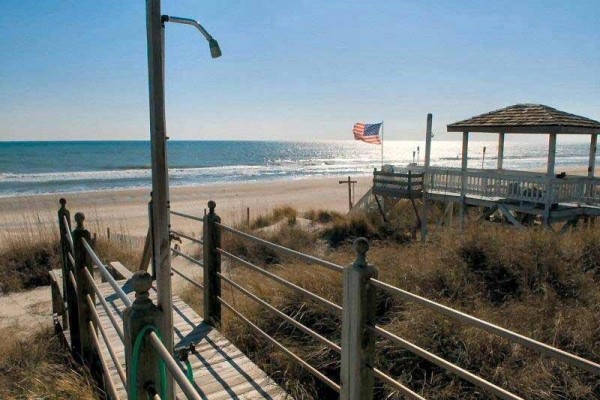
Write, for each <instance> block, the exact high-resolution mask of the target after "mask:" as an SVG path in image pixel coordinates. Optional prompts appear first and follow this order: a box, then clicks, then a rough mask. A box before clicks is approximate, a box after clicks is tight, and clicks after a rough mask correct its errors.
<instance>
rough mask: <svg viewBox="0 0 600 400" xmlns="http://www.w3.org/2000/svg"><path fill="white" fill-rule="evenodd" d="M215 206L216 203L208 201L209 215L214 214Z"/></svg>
mask: <svg viewBox="0 0 600 400" xmlns="http://www.w3.org/2000/svg"><path fill="white" fill-rule="evenodd" d="M216 206H217V203H215V202H214V200H210V201H209V202H208V209H209V213H210V214H214V213H215V207H216Z"/></svg>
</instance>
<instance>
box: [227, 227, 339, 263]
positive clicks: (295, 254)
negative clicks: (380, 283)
mask: <svg viewBox="0 0 600 400" xmlns="http://www.w3.org/2000/svg"><path fill="white" fill-rule="evenodd" d="M216 225H217V226H218V227H219V228H221V229H223V231H225V232H230V233H233V234H235V235H237V236H241V237H243V238H245V239H248V240H250V241H253V242H255V243H258V244H262V245H263V246H266V247H268V248H269V249H271V250H274V251H277V252H279V253H282V254H286V255H289V256H292V257H295V258H298V259H300V260H302V261H305V262H307V263H311V264H317V265H320V266H322V267H325V268H328V269H330V270H332V271H337V272H343V271H344V268H343V267H340V266H339V265H337V264H334V263H332V262H329V261H326V260H322V259H320V258H317V257H314V256H311V255H308V254H304V253H300V252H299V251H296V250H292V249H289V248H287V247H284V246H280V245H278V244H275V243H271V242H269V241H267V240H264V239H261V238H259V237H256V236H253V235H250V234H248V233H246V232H242V231H240V230H238V229H235V228H232V227H229V226H227V225H223V224H221V223H216Z"/></svg>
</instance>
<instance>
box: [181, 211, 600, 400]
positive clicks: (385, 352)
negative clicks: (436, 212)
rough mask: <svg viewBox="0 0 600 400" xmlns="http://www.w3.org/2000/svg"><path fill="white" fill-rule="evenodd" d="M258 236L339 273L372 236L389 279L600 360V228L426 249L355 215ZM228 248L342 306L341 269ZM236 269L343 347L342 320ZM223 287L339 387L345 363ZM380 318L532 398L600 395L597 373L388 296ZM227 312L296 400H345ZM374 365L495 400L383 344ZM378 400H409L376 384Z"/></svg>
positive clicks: (233, 334) (436, 394) (375, 259)
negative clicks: (359, 240) (358, 241)
mask: <svg viewBox="0 0 600 400" xmlns="http://www.w3.org/2000/svg"><path fill="white" fill-rule="evenodd" d="M316 214H318V212H316V211H315V212H314V215H316ZM265 218H266V219H269V218H272V215H271V216H265ZM409 225H410V224H408V223H407V225H406V226H409ZM332 232H333V234H332ZM254 233H255V234H258V235H262V236H264V237H265V238H267V239H269V240H272V241H274V242H277V243H280V244H282V245H285V246H289V247H291V248H294V249H297V250H301V251H304V252H307V253H309V254H314V255H317V256H319V257H323V258H325V259H327V260H330V261H334V262H336V263H338V264H340V265H347V264H349V263H351V262H352V261H353V258H354V252H353V250H352V249H351V246H350V245H349V244H350V240H351V239H352V238H353V237H356V236H358V235H361V236H367V237H370V238H371V246H372V247H371V250H370V252H369V260H370V262H372V263H373V264H374V265H376V266H377V268H378V269H379V273H380V278H381V279H382V280H383V281H385V282H388V283H390V284H392V285H394V286H398V287H400V288H403V289H406V290H409V291H411V292H413V293H416V294H419V295H422V296H425V297H427V298H429V299H432V300H435V301H437V302H440V303H442V304H445V305H449V306H452V307H454V308H456V309H459V310H461V311H464V312H467V313H470V314H472V315H475V316H477V317H479V318H483V319H485V320H487V321H490V322H493V323H495V324H498V325H500V326H503V327H506V328H509V329H511V330H514V331H516V332H518V333H521V334H524V335H527V336H529V337H532V338H534V339H536V340H539V341H542V342H544V343H548V344H551V345H554V346H556V347H558V348H561V349H564V350H566V351H569V352H572V353H575V354H578V355H580V356H582V357H585V358H588V359H591V360H594V361H595V362H598V361H600V292H599V291H598V289H597V288H598V284H599V283H600V230H599V229H598V228H597V227H595V228H592V229H590V228H579V229H576V230H573V231H570V232H568V233H567V234H565V235H557V234H555V233H552V232H548V231H543V230H541V229H538V228H531V229H524V230H516V229H514V228H511V227H508V226H505V225H501V224H492V223H486V224H484V225H481V224H475V223H473V224H470V225H469V226H468V228H467V229H466V230H465V231H464V232H461V231H459V230H456V229H444V230H439V231H437V232H436V233H434V235H433V236H432V237H431V240H430V241H429V242H427V243H420V242H410V241H408V240H406V236H398V235H397V234H394V235H391V234H390V232H389V230H388V229H386V228H385V227H383V226H381V224H379V223H378V222H377V220H376V219H374V218H372V217H369V216H355V217H352V218H346V217H336V218H334V219H333V222H331V223H329V224H328V225H324V226H323V227H322V228H320V229H318V230H305V229H298V228H297V227H296V226H294V225H293V224H281V225H280V226H279V229H278V230H277V231H274V232H265V231H262V232H261V231H255V232H254ZM390 235H391V236H390ZM332 237H335V240H333V241H332ZM332 244H335V247H333V246H332ZM223 246H224V248H226V249H228V250H230V251H231V252H232V253H235V254H238V255H240V256H241V257H242V258H245V259H247V260H250V261H252V262H254V263H257V264H259V265H261V266H263V267H265V268H267V269H268V270H269V271H271V272H273V273H276V274H277V275H279V276H281V277H283V278H285V279H287V280H289V281H291V282H294V283H295V284H297V285H299V286H301V287H304V288H306V289H308V290H310V291H312V292H314V293H317V294H319V295H320V296H322V297H325V298H327V299H328V300H330V301H333V302H335V303H338V304H340V303H341V286H340V284H341V280H340V275H339V273H337V272H334V271H329V270H324V269H323V268H321V267H319V266H315V265H307V264H305V263H303V262H298V261H294V260H292V259H288V258H286V257H281V256H280V255H277V254H275V253H273V252H272V251H270V250H268V249H266V248H264V247H262V246H257V245H249V244H247V242H244V243H242V242H240V241H239V240H238V239H233V238H231V237H228V236H225V238H224V244H223ZM228 272H229V273H230V274H231V276H232V279H233V280H234V281H236V282H238V283H239V284H241V285H242V286H244V287H245V288H247V289H249V290H250V291H251V292H253V293H255V294H257V295H258V296H259V297H261V298H262V299H264V300H266V301H267V302H269V303H270V304H272V305H274V306H275V307H276V308H278V309H280V310H282V311H283V312H285V313H286V314H287V315H289V316H292V317H294V318H295V319H297V320H298V321H301V322H302V323H304V324H306V325H307V326H309V327H310V328H311V329H313V330H315V331H317V332H319V333H320V334H322V335H324V336H326V337H328V338H329V339H331V340H333V341H335V342H338V343H339V335H340V325H341V322H340V320H339V318H338V317H337V316H335V315H332V314H331V313H330V312H329V311H328V310H326V309H324V308H323V307H319V306H318V305H316V304H314V303H312V302H310V301H306V299H304V298H301V297H300V296H298V295H297V294H296V293H294V292H292V291H290V290H288V289H286V288H284V287H282V286H279V285H277V284H276V283H272V284H267V283H266V282H267V281H266V278H264V277H263V276H261V275H259V274H257V273H255V272H253V271H251V270H249V269H248V268H245V267H243V266H236V265H232V264H228ZM223 287H224V289H223V290H224V297H225V299H226V300H227V301H229V302H230V303H231V304H234V306H235V307H236V308H237V309H238V310H240V311H241V312H242V313H243V314H244V315H246V316H247V317H248V318H249V319H250V320H251V321H253V322H254V323H256V324H257V325H258V326H259V327H260V328H261V329H263V330H264V331H265V332H267V333H269V334H270V335H272V336H273V337H275V338H276V339H277V340H280V341H281V342H282V343H283V344H284V345H285V346H286V347H288V348H290V349H291V350H293V351H294V352H295V353H297V354H298V355H301V356H302V358H303V359H305V360H307V361H308V362H309V363H310V364H311V365H313V366H315V367H317V368H318V369H319V370H321V371H323V372H325V373H326V375H327V376H329V377H330V378H332V379H333V380H334V381H335V380H337V379H338V378H337V375H338V374H339V357H338V356H337V355H336V354H335V353H334V352H332V351H330V350H328V349H327V348H325V347H324V346H322V345H320V344H319V343H317V342H316V341H315V340H313V339H311V338H310V337H308V336H307V335H305V334H304V333H302V332H300V331H298V330H297V329H295V328H293V327H292V326H290V325H289V324H287V323H285V322H284V321H282V320H281V319H280V318H279V317H277V316H275V315H273V314H272V313H270V312H269V311H268V310H266V309H265V308H264V307H263V306H260V305H259V304H257V303H256V302H254V301H253V300H251V299H249V298H247V297H245V296H244V295H243V294H241V293H239V292H236V291H235V289H232V288H230V287H229V286H228V285H227V284H226V283H223ZM185 298H186V300H187V301H189V302H190V303H192V304H193V305H194V306H195V307H199V306H200V305H201V301H202V300H201V296H200V294H199V293H198V292H197V291H194V290H189V291H188V293H187V294H186V296H185ZM199 310H200V309H199ZM377 310H378V311H377V320H378V324H380V325H382V326H383V327H384V328H385V329H388V330H390V331H392V332H393V333H396V334H397V335H399V336H401V337H403V338H405V339H407V340H409V341H411V342H413V343H416V344H417V345H419V346H421V347H423V348H425V349H427V350H429V351H432V352H433V353H435V354H437V355H439V356H441V357H443V358H445V359H447V360H449V361H451V362H453V363H455V364H457V365H459V366H461V367H463V368H466V369H467V370H469V371H471V372H474V373H477V374H479V375H481V376H483V377H484V378H486V379H488V380H490V381H491V382H493V383H495V384H498V385H500V386H502V387H504V388H506V389H509V390H511V391H513V392H515V393H517V394H519V395H520V396H522V397H523V398H527V399H529V398H535V399H573V400H574V399H590V400H591V399H596V398H598V396H600V383H599V382H598V380H597V379H596V378H595V377H594V376H593V375H591V374H589V373H586V372H582V371H580V370H577V369H575V368H572V367H568V366H566V365H565V364H563V363H560V362H556V361H552V360H550V359H547V358H545V357H543V356H539V355H537V354H536V353H534V352H532V351H529V350H527V349H525V348H523V347H521V346H519V345H515V344H512V343H510V342H508V341H506V340H504V339H502V338H499V337H497V336H493V335H490V334H487V333H486V332H483V331H481V330H478V329H476V328H472V327H469V326H466V325H462V324H460V323H457V322H454V321H452V320H449V319H447V318H445V317H443V316H441V315H439V314H436V313H434V312H432V311H428V310H426V309H423V308H421V307H418V306H416V305H413V304H410V303H407V302H405V301H402V300H400V299H398V298H394V297H392V296H389V295H384V294H380V296H379V299H378V307H377ZM200 311H201V310H200ZM224 313H225V317H224V322H223V331H224V333H225V334H226V335H227V336H228V337H229V338H231V339H232V341H233V342H234V343H236V344H237V345H238V346H239V347H240V348H241V349H242V350H243V351H244V352H246V353H247V354H250V356H251V357H252V358H253V359H254V360H255V361H256V362H257V363H258V364H259V365H260V366H261V367H262V368H264V369H265V370H267V371H268V372H269V373H270V374H271V375H272V376H274V377H275V378H276V379H277V380H278V382H279V383H280V384H281V385H282V386H284V387H285V388H286V389H287V390H288V391H289V392H290V393H291V394H292V395H294V396H295V397H296V398H303V399H335V398H337V395H336V394H335V392H333V391H332V390H331V389H329V388H328V387H327V386H325V385H324V384H322V383H321V382H319V381H318V380H316V379H315V378H313V377H312V376H311V375H310V374H309V373H308V372H306V371H304V370H302V369H301V368H299V367H298V366H297V365H296V364H295V363H294V362H293V361H291V360H290V359H289V358H288V357H287V356H286V355H285V354H283V353H281V352H279V351H277V350H276V349H275V348H274V347H272V346H270V345H269V344H268V343H267V342H265V341H264V340H262V339H260V338H257V337H256V335H254V334H253V332H252V331H251V330H250V328H248V327H246V326H245V325H244V324H243V323H242V322H240V321H239V320H238V319H237V318H236V317H235V316H234V315H232V314H231V313H229V312H227V311H225V312H224ZM377 365H378V366H379V367H380V368H381V369H382V370H384V371H386V372H388V373H390V374H391V375H392V376H394V377H395V378H398V379H399V380H400V381H401V382H403V383H406V384H407V385H408V386H410V387H411V388H412V389H413V390H415V391H417V392H418V393H420V394H422V395H423V396H424V397H425V398H428V399H457V398H460V399H481V398H489V397H490V396H489V395H488V394H487V393H485V392H483V391H482V390H481V389H478V388H476V387H475V386H473V385H471V384H470V383H468V382H466V381H464V380H461V379H459V378H457V377H455V376H453V375H451V374H449V373H446V372H445V371H444V370H442V369H441V368H438V367H436V366H435V365H433V364H431V363H429V362H427V361H425V360H423V359H420V358H419V357H417V356H415V355H413V354H411V353H410V352H408V351H406V350H404V349H402V348H399V347H398V346H395V345H393V344H391V343H389V342H387V341H385V340H381V341H379V343H378V353H377ZM376 398H381V399H384V398H385V399H388V398H389V399H395V398H401V396H400V395H399V394H398V393H396V392H394V391H392V390H391V389H390V388H388V387H385V386H383V385H380V384H378V386H377V390H376Z"/></svg>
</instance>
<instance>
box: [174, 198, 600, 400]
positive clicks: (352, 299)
mask: <svg viewBox="0 0 600 400" xmlns="http://www.w3.org/2000/svg"><path fill="white" fill-rule="evenodd" d="M208 206H209V209H210V211H209V213H208V214H206V215H205V216H204V217H203V218H200V217H193V216H189V215H186V214H183V213H175V212H172V214H175V215H178V216H181V217H184V218H186V217H191V218H192V219H194V220H197V221H199V220H202V221H203V240H202V243H203V262H199V261H198V260H195V261H196V262H197V264H198V265H201V266H202V267H203V272H204V278H203V279H204V282H203V283H204V284H203V285H202V286H198V287H203V288H204V293H203V294H204V318H205V320H207V321H211V323H213V324H215V325H217V326H218V325H219V324H220V322H221V307H224V308H225V309H227V310H228V311H229V312H231V313H232V314H233V315H234V316H235V317H237V318H238V319H240V320H241V321H242V322H244V323H245V324H247V325H248V326H249V327H250V328H251V329H252V330H253V331H254V332H255V333H256V334H257V335H258V336H260V337H262V338H264V339H265V340H266V341H267V342H269V343H270V344H272V345H273V346H275V347H276V348H278V349H279V350H281V351H282V352H283V353H285V354H286V355H287V356H288V357H290V359H291V360H293V361H294V362H296V363H297V364H298V365H300V366H301V367H302V368H304V369H305V370H306V371H308V372H309V373H311V374H312V375H313V376H315V378H317V379H318V380H320V381H321V382H322V383H323V384H325V385H327V386H328V387H330V388H331V389H333V390H335V391H336V392H338V393H340V399H342V400H359V399H361V400H368V399H372V398H373V391H374V379H378V380H380V381H381V382H382V383H384V384H386V385H389V386H390V387H391V388H393V389H395V390H397V391H398V392H399V393H401V394H402V395H403V396H405V397H406V398H410V399H423V397H422V396H420V395H419V394H418V393H417V392H416V391H415V390H413V389H411V388H409V387H407V386H406V385H405V384H404V383H402V382H399V381H398V380H396V379H395V378H394V377H392V376H391V375H389V374H387V373H385V372H383V371H381V370H380V369H378V368H377V367H376V366H375V365H374V361H375V357H374V355H375V352H376V350H377V346H376V342H377V341H376V339H375V338H376V337H377V336H379V337H381V338H383V339H385V340H389V341H390V342H392V343H394V344H396V345H398V346H400V347H402V348H405V349H407V350H408V351H410V352H412V353H414V354H416V355H418V356H420V357H423V358H424V359H426V360H428V361H429V362H431V363H433V364H435V365H437V366H439V367H441V368H443V369H445V370H446V371H448V372H450V373H453V374H455V375H457V376H459V377H461V378H463V379H465V380H467V381H469V382H471V383H472V384H473V385H475V386H478V387H480V388H481V389H483V390H485V391H487V392H488V393H490V394H493V395H495V396H497V397H499V398H502V399H511V400H514V399H521V397H519V396H518V395H517V394H514V393H510V392H509V391H507V390H506V389H503V388H502V387H500V386H498V385H495V384H493V383H491V382H489V381H487V380H486V379H484V378H482V377H480V376H478V375H476V374H474V373H472V372H469V371H467V370H465V369H464V368H461V367H459V366H457V365H455V364H453V363H452V362H450V361H448V360H445V359H443V358H441V357H439V356H437V355H435V354H433V353H431V352H429V351H427V350H425V349H423V348H420V347H418V346H416V345H415V344H413V343H410V342H409V341H407V340H405V339H402V338H401V337H399V336H397V335H396V334H394V333H393V332H390V331H388V330H386V329H384V327H383V326H379V325H376V324H375V320H374V317H375V312H376V310H375V308H374V307H375V304H376V301H375V296H376V291H384V292H386V293H388V294H390V295H393V296H399V297H401V298H402V299H404V300H406V301H411V302H413V303H416V304H418V305H420V306H422V307H425V308H428V309H431V310H434V311H437V312H440V313H441V314H443V315H445V316H446V317H449V318H452V319H455V320H457V321H459V322H462V323H465V324H469V325H472V326H475V327H477V328H480V329H483V330H485V331H487V332H489V333H492V334H496V335H498V336H500V337H503V338H505V339H508V340H510V341H513V342H515V343H518V344H520V345H522V346H525V347H527V348H529V349H531V350H533V351H536V352H538V353H540V354H542V355H545V356H547V357H550V358H553V359H556V360H559V361H562V362H565V363H567V364H569V365H572V366H574V367H577V368H581V369H583V370H585V371H588V372H590V373H593V374H595V375H598V376H600V365H598V364H597V363H594V362H592V361H589V360H586V359H583V358H581V357H578V356H576V355H574V354H570V353H568V352H565V351H562V350H560V349H557V348H555V347H552V346H549V345H547V344H544V343H541V342H538V341H535V340H533V339H530V338H528V337H525V336H523V335H520V334H518V333H515V332H512V331H510V330H507V329H505V328H502V327H500V326H497V325H495V324H492V323H489V322H486V321H483V320H481V319H478V318H476V317H473V316H471V315H468V314H465V313H463V312H461V311H458V310H455V309H453V308H450V307H447V306H444V305H442V304H439V303H436V302H433V301H431V300H428V299H426V298H423V297H421V296H418V295H416V294H413V293H410V292H408V291H405V290H402V289H399V288H396V287H393V286H391V285H389V284H387V283H385V282H382V281H380V280H377V279H376V278H377V271H376V269H375V268H374V267H373V266H371V265H369V264H368V263H367V260H366V253H367V250H368V243H367V242H366V240H365V239H358V240H357V241H356V242H355V249H356V251H357V257H356V260H355V262H354V263H353V264H352V265H351V266H347V267H343V266H340V265H337V264H335V263H332V262H329V261H327V260H323V259H321V258H318V257H314V256H311V255H308V254H304V253H301V252H298V251H295V250H292V249H289V248H287V247H284V246H281V245H278V244H275V243H272V242H269V241H267V240H265V239H262V238H260V237H257V236H255V235H252V234H250V233H247V232H244V231H241V230H239V229H236V228H233V227H231V226H228V225H226V224H224V223H222V222H221V219H220V217H218V216H217V214H216V213H215V208H216V204H215V203H214V202H212V201H211V202H209V204H208ZM223 234H228V235H233V236H234V237H236V238H237V239H238V240H242V241H246V242H249V243H250V242H253V243H257V244H260V245H262V246H265V247H267V248H268V249H269V250H272V251H274V252H276V253H278V254H281V255H285V256H289V257H292V258H296V259H298V260H301V261H304V262H306V263H307V264H313V265H316V266H320V267H324V268H326V269H327V270H331V271H334V272H336V273H340V281H341V287H342V290H343V304H341V305H339V304H336V303H333V302H331V301H330V300H327V299H325V298H323V297H322V296H320V295H318V294H316V293H313V292H311V291H309V290H306V289H304V288H302V287H300V286H298V285H296V284H294V283H292V282H290V281H288V280H286V279H285V278H283V277H281V276H279V275H277V274H276V273H274V272H272V271H270V270H266V269H265V268H262V267H260V266H258V265H256V264H254V263H252V262H250V261H248V260H246V259H244V258H243V256H239V255H236V254H233V253H232V252H230V251H229V250H226V249H223V248H222V247H221V236H222V235H223ZM184 237H185V236H184ZM189 238H190V239H194V240H192V241H194V242H198V240H196V239H195V238H193V237H189ZM173 250H174V252H175V249H173ZM177 254H180V255H181V254H183V253H181V252H180V251H177ZM187 257H189V256H187ZM223 257H224V258H226V259H227V261H229V262H230V263H233V264H235V265H239V266H241V267H243V268H247V269H249V270H252V271H254V272H257V273H259V274H261V275H262V276H264V277H265V278H267V279H269V280H271V281H273V282H274V283H275V284H277V285H281V286H283V287H285V288H287V289H290V290H292V291H294V292H295V293H297V294H298V295H300V296H302V297H303V298H304V299H305V300H306V301H307V304H309V305H310V304H311V303H312V304H314V305H318V306H320V307H321V308H325V309H326V310H328V311H329V312H331V313H332V314H333V315H335V316H337V317H341V320H342V324H341V335H340V337H341V340H340V343H336V342H335V341H334V339H332V338H328V337H325V336H324V335H322V334H320V333H318V332H316V331H315V330H313V329H311V327H309V326H306V325H304V324H302V323H301V322H300V321H298V320H296V319H294V318H293V317H291V316H289V315H287V314H285V313H284V312H283V311H281V310H279V309H277V308H276V307H274V306H273V305H272V304H269V303H268V302H267V301H265V300H264V299H262V298H260V297H259V296H257V295H256V294H255V293H252V291H251V290H250V289H249V288H248V287H247V286H246V285H244V282H243V281H236V280H234V279H233V278H232V277H230V276H227V274H225V273H223V272H222V271H221V264H222V258H223ZM184 277H185V278H186V279H188V280H189V281H191V282H194V283H195V284H196V285H199V283H198V282H195V281H194V279H193V278H192V277H189V276H185V275H184ZM223 282H225V284H227V285H229V286H230V287H231V288H232V289H234V290H236V291H237V292H239V293H241V294H242V295H244V296H246V297H248V298H249V299H251V300H252V301H254V302H255V303H257V304H259V305H260V306H261V307H263V308H264V309H265V310H267V311H269V312H271V313H273V314H274V315H276V316H278V317H279V318H281V320H282V321H284V322H286V323H288V324H290V325H291V326H293V327H295V328H297V329H298V330H300V331H301V332H303V333H304V334H306V335H308V336H310V337H312V338H313V339H315V340H316V341H318V342H319V343H321V344H322V345H323V346H324V347H326V348H327V349H329V350H331V351H333V352H335V353H337V354H339V356H340V365H341V366H340V373H339V377H337V376H328V375H326V373H324V372H323V371H319V370H318V369H317V368H316V367H315V366H313V365H311V364H310V363H309V362H308V361H307V360H304V359H302V358H301V357H300V356H299V355H298V354H295V353H294V352H293V351H292V350H290V349H289V348H287V347H286V346H285V345H283V344H282V343H281V342H280V341H278V340H277V339H275V338H273V337H272V336H270V335H269V334H268V333H267V332H265V331H264V330H263V329H261V328H260V327H259V321H252V320H251V319H250V318H249V317H248V316H246V315H244V314H243V313H242V312H241V311H240V310H238V309H237V308H236V307H235V305H234V304H232V303H234V302H229V301H226V300H224V299H223V296H222V290H221V283H223ZM207 288H209V290H207ZM336 378H337V379H336Z"/></svg>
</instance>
